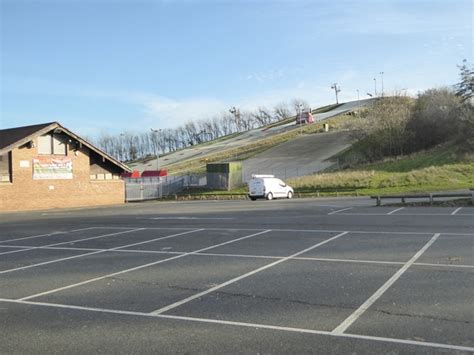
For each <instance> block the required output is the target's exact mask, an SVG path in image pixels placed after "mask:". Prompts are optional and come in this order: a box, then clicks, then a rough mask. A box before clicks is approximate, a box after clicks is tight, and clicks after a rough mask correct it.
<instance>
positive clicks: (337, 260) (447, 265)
mask: <svg viewBox="0 0 474 355" xmlns="http://www.w3.org/2000/svg"><path fill="white" fill-rule="evenodd" d="M443 234H444V233H443ZM164 238H167V237H164ZM5 247H6V246H5ZM125 247H126V246H122V247H117V248H119V249H116V248H114V249H102V248H100V249H98V248H70V247H38V249H45V250H73V251H74V250H76V251H114V252H120V253H133V254H171V255H181V254H186V253H187V252H185V251H169V250H143V249H122V248H125ZM8 248H18V246H14V245H12V246H10V245H9V246H8ZM195 255H196V256H217V257H229V258H249V259H251V258H256V259H274V260H275V259H277V260H278V259H283V258H284V256H275V255H255V254H228V253H226V254H222V253H196V254H195ZM293 260H303V261H304V260H308V261H324V262H326V261H327V262H340V263H356V264H381V265H404V264H405V262H403V261H382V260H366V259H334V258H316V257H302V256H297V257H295V258H293ZM413 266H431V267H442V268H462V269H473V268H474V265H464V264H433V263H414V264H413Z"/></svg>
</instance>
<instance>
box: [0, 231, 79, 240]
mask: <svg viewBox="0 0 474 355" xmlns="http://www.w3.org/2000/svg"><path fill="white" fill-rule="evenodd" d="M71 232H72V231H71ZM66 233H69V232H67V231H62V232H53V233H47V234H39V235H32V236H29V237H20V238H13V239H7V240H1V241H0V243H7V242H16V241H19V240H25V239H35V238H41V237H49V236H51V235H57V234H66Z"/></svg>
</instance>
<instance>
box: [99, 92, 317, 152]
mask: <svg viewBox="0 0 474 355" xmlns="http://www.w3.org/2000/svg"><path fill="white" fill-rule="evenodd" d="M307 107H308V104H307V102H306V101H304V100H301V99H295V100H293V101H292V102H291V104H285V103H281V104H278V105H276V106H275V107H273V108H272V109H267V108H265V107H259V108H258V109H256V110H255V111H242V112H241V111H240V110H239V109H234V110H231V112H228V113H222V114H221V115H220V116H215V117H213V118H207V119H201V120H197V121H188V122H186V123H184V124H183V125H181V126H179V127H177V128H167V129H158V130H154V129H151V130H149V131H145V132H138V133H133V132H129V131H127V132H125V133H121V134H115V135H112V134H108V133H105V132H104V133H102V134H100V136H99V137H98V138H97V140H96V141H95V143H96V145H97V146H98V147H99V148H101V149H102V150H103V151H105V152H107V153H108V154H110V155H112V156H114V157H115V158H117V159H119V160H121V161H132V160H136V159H140V158H145V157H147V156H154V155H158V154H163V153H167V152H172V151H176V150H178V149H182V148H186V147H189V146H193V145H195V144H200V143H203V142H207V141H211V140H214V139H217V138H220V137H224V136H228V135H230V134H234V133H239V132H245V131H248V130H251V129H254V128H259V127H263V126H266V125H268V124H271V123H274V122H277V121H281V120H284V119H286V118H289V117H291V116H293V115H295V114H297V113H299V112H301V110H302V109H303V108H307Z"/></svg>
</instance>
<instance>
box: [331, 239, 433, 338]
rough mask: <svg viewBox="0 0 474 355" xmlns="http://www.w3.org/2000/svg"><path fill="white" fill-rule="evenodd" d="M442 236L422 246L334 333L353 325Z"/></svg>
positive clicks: (334, 331)
mask: <svg viewBox="0 0 474 355" xmlns="http://www.w3.org/2000/svg"><path fill="white" fill-rule="evenodd" d="M439 236H440V234H439V233H437V234H435V235H434V236H433V237H432V238H431V239H430V240H429V241H428V243H426V244H425V245H424V246H423V248H421V249H420V250H419V251H418V252H417V253H416V254H415V255H414V256H413V257H412V258H411V259H410V260H408V261H407V263H406V264H405V265H403V266H402V268H401V269H399V270H398V271H397V272H396V273H395V274H394V275H393V276H392V277H391V278H390V279H388V281H387V282H385V283H384V284H383V285H382V287H380V288H379V289H378V290H377V291H375V293H374V294H373V295H372V296H371V297H370V298H369V299H368V300H367V301H365V302H364V303H363V304H362V305H361V306H360V307H359V308H358V309H356V310H355V311H354V313H352V314H351V315H350V316H349V317H347V318H346V319H345V320H344V321H343V322H342V323H341V324H340V325H338V326H337V327H336V328H335V329H334V330H333V331H332V333H334V334H342V333H344V332H345V331H346V330H347V328H349V327H350V326H351V324H352V323H354V322H355V321H356V320H357V319H358V318H359V317H360V316H361V315H362V314H363V313H364V312H365V311H366V310H368V309H369V307H370V306H372V305H373V304H374V303H375V301H377V300H378V299H379V298H380V297H381V296H382V295H383V294H384V293H385V291H387V290H388V289H389V288H390V286H392V285H393V284H394V283H395V282H396V281H397V280H398V279H399V278H400V276H402V275H403V273H404V272H405V271H407V270H408V268H409V267H410V266H412V265H413V264H414V263H415V261H416V260H417V259H418V258H419V257H420V256H421V255H422V254H423V253H424V252H425V251H426V249H428V248H429V247H430V246H431V244H433V243H434V242H435V241H436V239H438V237H439Z"/></svg>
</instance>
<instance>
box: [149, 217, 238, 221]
mask: <svg viewBox="0 0 474 355" xmlns="http://www.w3.org/2000/svg"><path fill="white" fill-rule="evenodd" d="M147 219H154V220H218V221H220V220H229V219H235V218H230V217H229V218H224V217H222V218H220V217H151V218H147Z"/></svg>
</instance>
